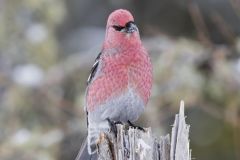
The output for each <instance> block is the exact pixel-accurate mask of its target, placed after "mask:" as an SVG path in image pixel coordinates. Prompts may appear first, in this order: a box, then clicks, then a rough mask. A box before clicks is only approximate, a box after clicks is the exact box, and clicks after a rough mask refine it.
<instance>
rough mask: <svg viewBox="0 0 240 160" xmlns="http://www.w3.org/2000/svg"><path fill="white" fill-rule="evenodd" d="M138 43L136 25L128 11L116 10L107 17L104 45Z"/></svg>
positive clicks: (138, 37)
mask: <svg viewBox="0 0 240 160" xmlns="http://www.w3.org/2000/svg"><path fill="white" fill-rule="evenodd" d="M140 42H141V41H140V36H139V31H138V28H137V25H136V24H135V23H134V18H133V16H132V14H131V13H130V12H129V11H127V10H124V9H118V10H115V11H114V12H112V13H111V14H110V15H109V17H108V21H107V28H106V37H105V43H110V44H112V45H115V44H116V45H117V44H125V45H126V44H132V43H140Z"/></svg>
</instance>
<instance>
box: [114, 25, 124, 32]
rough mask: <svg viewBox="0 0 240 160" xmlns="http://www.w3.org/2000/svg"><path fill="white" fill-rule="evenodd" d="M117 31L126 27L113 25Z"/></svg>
mask: <svg viewBox="0 0 240 160" xmlns="http://www.w3.org/2000/svg"><path fill="white" fill-rule="evenodd" d="M112 27H113V28H114V29H115V30H116V31H121V30H122V29H124V28H125V27H122V26H115V25H114V26H112Z"/></svg>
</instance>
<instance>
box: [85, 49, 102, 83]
mask: <svg viewBox="0 0 240 160" xmlns="http://www.w3.org/2000/svg"><path fill="white" fill-rule="evenodd" d="M101 53H102V52H100V53H99V54H98V56H97V58H96V59H95V62H94V64H93V66H92V69H91V72H90V75H89V77H88V80H87V85H89V84H90V83H91V81H92V79H93V78H94V76H95V74H96V72H97V68H98V65H99V60H100V56H101Z"/></svg>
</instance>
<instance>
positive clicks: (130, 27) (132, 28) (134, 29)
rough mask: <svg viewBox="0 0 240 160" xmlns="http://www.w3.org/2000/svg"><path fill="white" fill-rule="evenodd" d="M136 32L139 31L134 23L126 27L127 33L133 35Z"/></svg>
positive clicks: (129, 23) (131, 22)
mask: <svg viewBox="0 0 240 160" xmlns="http://www.w3.org/2000/svg"><path fill="white" fill-rule="evenodd" d="M135 31H138V28H137V25H136V24H135V23H134V22H133V21H130V22H128V23H127V24H126V25H125V32H127V33H133V32H135Z"/></svg>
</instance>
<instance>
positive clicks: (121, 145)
mask: <svg viewBox="0 0 240 160" xmlns="http://www.w3.org/2000/svg"><path fill="white" fill-rule="evenodd" d="M189 127H190V126H189V125H187V124H186V122H185V116H184V102H183V101H181V105H180V111H179V114H177V115H176V117H175V122H174V125H173V128H172V133H171V142H170V136H169V135H166V136H162V137H160V138H159V139H158V138H156V137H154V136H153V135H152V132H151V129H150V128H145V132H144V131H142V130H139V129H134V128H132V127H128V126H126V125H120V124H119V125H117V136H115V135H114V134H113V133H111V132H110V133H104V134H102V135H101V136H100V138H99V144H98V155H99V156H98V160H190V159H191V153H190V149H189V139H188V137H189Z"/></svg>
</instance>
